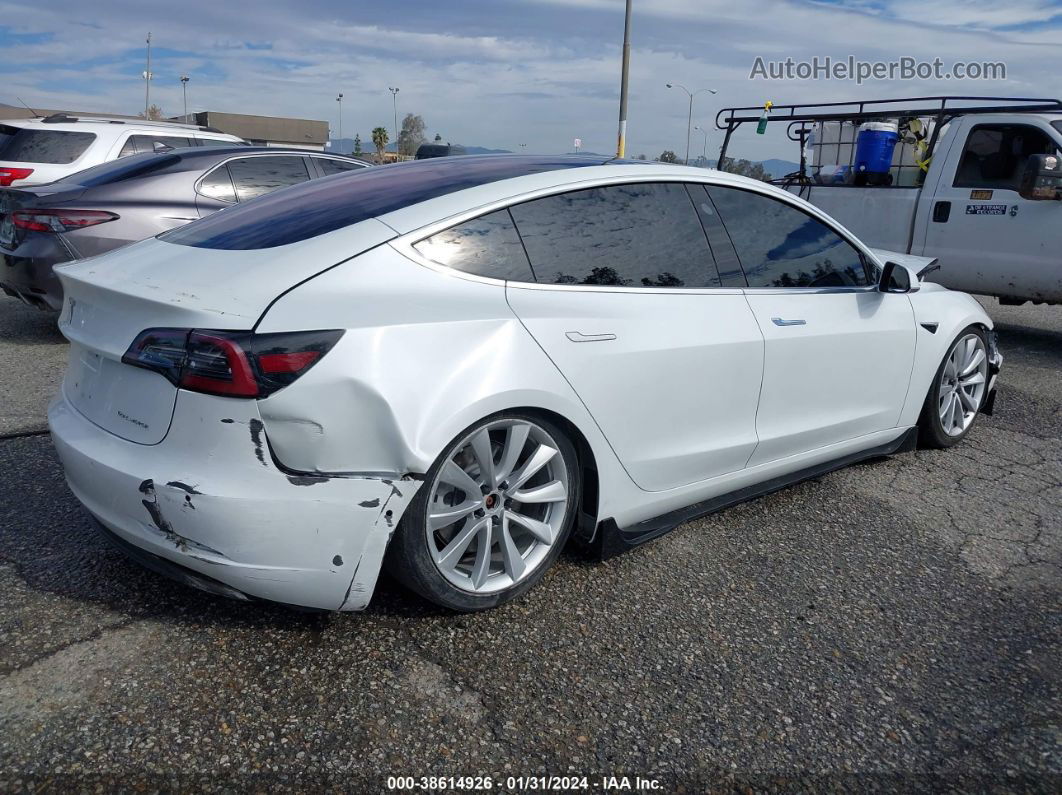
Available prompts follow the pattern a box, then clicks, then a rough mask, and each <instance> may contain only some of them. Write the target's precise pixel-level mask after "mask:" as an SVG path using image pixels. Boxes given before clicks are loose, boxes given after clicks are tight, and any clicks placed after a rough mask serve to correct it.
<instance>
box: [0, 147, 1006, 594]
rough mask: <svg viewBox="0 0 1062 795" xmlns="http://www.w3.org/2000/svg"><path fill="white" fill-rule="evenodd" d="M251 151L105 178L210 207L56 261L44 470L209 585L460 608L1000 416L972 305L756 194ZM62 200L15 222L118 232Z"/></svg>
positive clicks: (562, 159)
mask: <svg viewBox="0 0 1062 795" xmlns="http://www.w3.org/2000/svg"><path fill="white" fill-rule="evenodd" d="M268 157H269V155H267V154H266V153H264V152H258V151H255V152H249V151H247V150H225V151H223V152H221V153H219V155H218V158H217V159H215V160H209V158H207V157H206V156H205V155H202V153H195V154H194V155H193V154H189V150H175V151H174V152H172V153H169V154H164V155H142V156H138V158H137V159H130V161H129V168H130V169H131V170H132V174H129V175H127V178H126V179H117V180H114V181H109V182H107V183H106V184H105V185H103V186H100V189H101V190H113V191H114V192H115V193H116V194H122V193H124V192H125V191H127V190H128V191H132V190H134V189H133V188H131V187H130V185H132V184H134V183H135V181H136V180H137V179H138V177H137V176H136V175H137V174H138V173H140V171H141V170H143V171H145V172H146V173H145V174H144V175H142V178H144V179H147V180H151V179H159V180H162V181H165V182H166V184H167V185H169V184H171V183H170V182H169V180H172V188H167V190H172V191H173V192H174V193H175V194H177V195H179V196H183V197H184V202H185V204H184V205H183V208H182V209H170V210H165V209H164V210H162V211H160V214H168V215H169V216H172V215H176V214H178V213H183V214H184V215H185V216H186V217H185V218H184V219H183V220H187V217H192V216H193V215H198V214H200V213H201V212H203V213H204V214H206V216H207V217H203V218H200V219H199V220H196V221H193V222H192V223H189V224H187V225H184V226H181V227H180V228H174V229H171V230H170V231H168V232H165V233H163V234H161V235H158V236H157V237H155V238H149V239H147V240H143V241H141V242H139V243H134V244H132V245H129V246H125V247H123V248H121V249H119V250H116V251H112V252H110V253H108V254H106V255H104V256H100V257H95V258H93V259H91V260H87V261H84V262H75V263H71V264H68V265H64V266H61V267H59V268H57V269H56V271H57V273H58V278H59V280H60V281H61V282H62V289H63V292H64V293H65V301H64V303H63V306H62V311H61V313H60V316H59V327H60V329H61V331H62V333H63V334H64V335H65V336H66V337H67V338H68V339H69V341H70V364H69V368H68V371H67V374H66V377H65V380H64V382H63V386H62V390H61V393H60V395H59V396H58V397H57V399H56V400H55V401H54V402H53V403H52V405H51V407H50V409H49V425H50V428H51V433H52V439H53V440H54V443H55V446H56V449H57V451H58V453H59V457H60V459H61V461H62V464H63V466H64V468H65V471H66V478H67V483H68V484H69V486H70V488H71V490H72V491H73V493H74V494H75V496H76V497H77V498H78V499H79V500H80V501H81V503H82V504H83V505H84V506H85V508H86V509H87V510H88V512H89V513H90V514H91V515H92V516H93V517H95V519H96V520H97V521H98V523H99V524H100V526H101V528H102V529H103V531H104V533H105V534H106V535H107V537H108V538H110V539H111V540H112V541H114V543H115V544H117V545H118V546H119V547H121V548H122V549H123V550H125V551H126V552H127V553H128V554H129V555H130V556H131V557H133V558H135V559H137V560H139V561H140V562H142V563H143V564H144V565H146V566H148V567H150V568H152V569H154V570H156V571H159V572H162V573H165V574H168V575H170V576H172V577H175V578H176V579H179V580H181V581H183V582H185V583H188V584H191V585H194V586H196V587H199V588H202V589H205V590H207V591H210V592H213V593H217V594H224V595H227V596H230V597H234V598H239V599H245V600H250V599H266V600H274V601H280V602H285V603H291V604H296V605H300V606H303V607H310V608H319V609H325V610H358V609H362V608H364V607H365V606H366V605H367V604H368V603H369V600H370V599H371V597H372V593H373V590H374V588H375V584H376V581H377V576H378V574H379V572H380V570H381V567H382V566H384V565H387V567H388V568H389V569H390V570H391V571H392V572H393V573H394V574H395V576H396V577H397V578H398V579H400V580H401V581H402V582H404V583H405V584H406V585H408V586H409V587H410V588H412V589H413V590H415V591H416V592H418V593H420V594H422V595H423V596H424V597H426V598H427V599H430V600H433V601H435V602H436V603H438V604H440V605H444V606H446V607H448V608H451V609H454V610H481V609H485V608H489V607H493V606H496V605H499V604H503V603H505V602H508V601H511V600H513V599H515V598H518V597H519V596H520V595H521V594H523V593H524V592H526V591H527V590H528V589H529V588H531V587H532V586H534V585H535V584H536V583H537V582H539V581H540V580H541V578H542V577H543V575H544V573H545V572H546V570H547V569H548V568H549V566H550V565H551V564H552V563H553V561H554V560H556V558H557V556H558V555H559V554H560V551H561V549H562V547H563V546H564V545H565V543H566V542H567V541H568V539H569V538H575V539H578V540H579V541H580V542H582V543H584V544H586V545H589V546H591V548H593V549H596V550H597V552H598V553H599V554H600V555H601V556H602V557H606V556H609V555H612V554H615V553H616V552H618V551H621V550H623V549H627V548H630V547H632V546H635V545H637V544H640V543H643V542H645V541H647V540H649V539H652V538H655V537H657V536H659V535H660V534H662V533H664V532H666V531H667V530H669V529H671V528H673V527H675V526H676V525H678V524H680V523H681V522H684V521H686V520H688V519H690V518H693V517H695V516H698V515H702V514H704V513H707V512H710V511H714V510H718V509H720V508H723V507H726V506H728V505H731V504H733V503H735V502H739V501H741V500H745V499H749V498H751V497H754V496H758V495H760V494H764V493H767V492H769V491H772V490H775V489H778V488H781V487H783V486H784V485H786V484H789V483H793V482H796V481H799V480H801V479H803V478H808V477H814V476H817V475H820V474H822V473H824V472H826V471H829V470H831V469H835V468H837V467H840V466H843V465H846V464H848V463H851V462H854V461H858V460H863V459H867V458H873V457H876V456H882V455H889V454H892V453H895V452H900V451H903V450H907V449H911V448H912V447H913V446H914V445H915V444H917V443H921V444H923V445H927V446H932V447H949V446H951V445H954V444H956V443H958V442H959V441H961V440H962V439H963V438H964V437H965V436H966V435H967V433H968V432H969V431H970V429H971V427H972V426H973V424H974V422H975V421H976V418H977V415H978V413H979V412H982V411H986V412H988V411H991V408H992V404H993V396H994V389H995V382H996V378H997V374H998V372H999V368H1000V365H1001V363H1002V356H1001V355H1000V353H999V351H998V350H997V347H996V344H995V337H994V334H993V333H992V331H991V329H992V321H991V320H990V318H989V317H988V315H987V314H986V313H985V311H984V309H983V308H982V307H981V306H980V304H978V303H977V302H976V301H975V300H974V299H973V298H971V297H970V296H968V295H965V294H963V293H957V292H951V291H948V290H946V289H944V288H942V287H939V286H938V285H934V284H931V283H927V282H923V281H922V276H923V275H924V274H925V273H926V271H927V269H928V268H929V267H930V266H931V264H932V260H930V259H927V258H923V257H914V256H910V255H905V254H894V253H892V252H888V251H880V250H872V249H870V248H868V247H867V246H866V245H864V244H863V243H862V242H861V241H859V240H858V239H856V238H855V237H854V236H853V235H852V234H851V233H849V232H848V231H847V230H846V229H844V228H843V227H841V226H839V225H838V224H837V223H836V222H835V221H834V220H833V219H832V218H830V217H829V216H828V215H826V214H825V213H823V212H822V211H821V210H818V209H817V208H815V207H813V206H812V205H810V204H809V203H807V202H805V201H803V200H802V199H800V198H798V197H796V196H794V195H792V194H790V193H787V192H785V191H782V190H779V189H777V188H773V187H771V186H769V185H766V184H765V183H762V182H755V181H752V180H748V179H744V178H741V177H736V176H733V175H729V174H724V173H721V172H718V171H709V170H705V169H697V168H685V167H679V166H670V165H666V164H659V163H632V162H622V161H619V162H617V161H613V160H610V159H608V158H603V157H589V156H576V157H568V156H559V157H532V156H514V155H488V156H466V157H443V158H430V159H424V160H419V161H414V162H409V163H403V164H398V165H394V166H388V167H385V168H371V169H365V170H363V171H357V170H355V171H349V172H348V173H345V174H339V175H334V176H330V177H326V178H322V179H318V180H313V181H310V180H309V177H310V176H311V175H313V174H323V173H324V172H325V170H326V169H329V168H335V169H341V168H343V167H344V166H345V165H346V163H345V162H344V161H336V162H330V161H332V160H335V158H334V157H322V156H318V155H307V154H305V153H303V154H301V155H292V154H290V153H285V154H282V155H279V156H278V158H287V162H286V164H285V165H284V166H283V167H281V165H280V164H276V165H275V166H274V165H272V164H270V167H269V169H268V172H269V178H268V179H265V178H264V177H261V176H260V177H259V178H258V181H257V182H251V183H246V184H245V183H244V182H242V179H243V176H244V175H245V174H246V173H247V172H248V171H251V172H253V171H255V170H256V169H258V170H259V171H261V170H263V169H264V166H263V163H265V162H267V161H268ZM193 160H194V161H195V164H194V165H191V161H193ZM208 160H209V162H206V161H208ZM296 160H297V161H298V162H295V161H296ZM159 164H161V165H159ZM112 167H113V168H117V167H118V166H112ZM186 168H187V170H188V172H189V173H187V174H186V173H184V171H183V170H182V169H186ZM156 172H157V173H156ZM292 173H297V174H298V175H299V181H301V182H302V183H303V184H299V185H293V186H290V187H286V188H284V189H283V190H277V191H275V192H272V193H267V194H265V195H258V196H257V198H253V199H250V200H248V201H243V199H244V198H248V197H249V196H250V195H251V194H252V193H259V194H262V193H264V192H265V191H266V190H269V189H270V188H272V187H278V185H277V184H276V182H277V181H278V180H279V176H278V175H280V174H288V175H290V174H292ZM152 174H154V175H155V176H151V175H152ZM83 181H85V180H84V178H81V177H78V178H75V179H74V180H73V182H74V183H78V182H83ZM160 184H161V183H160ZM79 187H80V186H75V187H73V188H71V189H70V190H69V191H68V192H67V194H63V193H62V192H61V191H60V193H58V194H56V193H53V194H49V195H47V196H37V197H36V198H35V199H34V200H33V201H45V202H47V201H48V199H49V198H54V197H55V196H56V195H69V196H73V194H77V198H70V201H71V202H72V203H75V202H76V203H77V204H78V206H79V207H81V208H82V210H81V211H82V212H84V211H88V210H93V211H99V212H109V213H113V214H115V215H121V213H122V212H123V211H124V208H123V207H121V206H120V205H119V204H118V203H117V202H114V203H111V204H108V205H106V207H108V208H109V209H101V208H102V207H103V206H104V205H98V206H97V205H93V206H91V207H88V206H85V204H84V196H85V195H86V194H89V192H90V191H93V190H96V188H94V187H93V186H85V187H84V190H83V191H82V192H80V193H79V192H78V191H79ZM241 191H244V192H243V193H241ZM34 195H35V196H36V194H34ZM223 201H228V202H232V203H234V204H235V206H232V207H230V208H229V209H225V210H222V211H221V212H212V209H214V208H215V207H216V206H217V205H216V203H217V202H223ZM71 206H73V204H72V205H71ZM138 206H139V205H138ZM192 208H194V212H193V209H192ZM201 208H202V209H201ZM49 209H51V208H49ZM37 212H38V214H39V213H40V211H39V210H38V211H37ZM70 212H73V210H71V211H70ZM20 213H26V214H25V215H19V214H20ZM33 213H34V210H32V209H29V210H24V209H15V210H14V211H13V212H9V213H8V217H11V216H12V215H14V216H16V217H17V218H19V219H27V220H28V219H33V218H34V215H33ZM145 215H150V213H149V212H147V211H146V210H145ZM83 217H84V216H76V215H75V216H73V217H71V218H70V219H69V220H72V221H74V222H75V224H76V223H77V221H78V218H83ZM63 218H64V216H63V214H62V213H53V214H50V215H43V216H42V217H41V218H39V219H36V220H33V221H32V223H40V224H41V225H42V226H45V225H47V226H49V227H51V225H53V224H59V226H65V224H64V223H63V221H62V219H63ZM57 219H58V220H57ZM178 220H181V219H178ZM144 223H147V222H146V221H145V222H144ZM112 224H113V228H114V229H118V228H120V226H119V224H120V221H119V220H118V219H112V220H107V221H104V222H102V223H100V224H98V227H99V229H103V228H105V227H107V226H111V225H112ZM17 228H19V229H20V231H21V232H25V231H35V230H25V229H22V228H21V227H17ZM92 228H93V226H92V225H90V226H88V227H87V228H85V229H77V230H66V229H65V228H64V229H62V230H59V231H56V232H52V233H46V234H57V235H58V239H59V240H63V241H75V244H76V241H77V237H76V236H77V235H79V234H81V233H82V232H86V233H91V229H92ZM136 234H139V233H136ZM706 543H710V541H706Z"/></svg>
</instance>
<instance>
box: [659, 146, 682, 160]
mask: <svg viewBox="0 0 1062 795" xmlns="http://www.w3.org/2000/svg"><path fill="white" fill-rule="evenodd" d="M657 160H658V161H660V162H661V163H677V162H678V158H677V157H676V156H675V153H674V152H672V151H671V150H670V149H665V150H664V151H663V152H661V153H660V157H658V158H657Z"/></svg>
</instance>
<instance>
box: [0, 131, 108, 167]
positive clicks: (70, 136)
mask: <svg viewBox="0 0 1062 795" xmlns="http://www.w3.org/2000/svg"><path fill="white" fill-rule="evenodd" d="M95 140H96V133H90V132H69V131H67V130H34V129H29V128H27V127H23V128H22V129H20V130H19V131H18V132H17V133H15V134H14V135H12V136H11V137H10V138H8V139H7V141H6V143H3V144H0V145H2V146H3V149H2V150H0V160H6V161H8V162H9V163H51V164H54V165H66V164H67V163H73V162H74V161H75V160H77V159H78V158H79V157H81V155H83V154H84V153H85V150H86V149H88V148H89V145H90V144H91V143H92V142H93V141H95Z"/></svg>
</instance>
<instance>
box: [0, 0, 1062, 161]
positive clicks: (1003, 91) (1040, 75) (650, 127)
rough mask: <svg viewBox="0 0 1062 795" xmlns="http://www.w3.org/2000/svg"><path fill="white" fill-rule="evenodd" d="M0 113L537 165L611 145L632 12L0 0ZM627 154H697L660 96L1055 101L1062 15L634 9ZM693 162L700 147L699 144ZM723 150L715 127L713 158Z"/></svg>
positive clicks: (1048, 4)
mask: <svg viewBox="0 0 1062 795" xmlns="http://www.w3.org/2000/svg"><path fill="white" fill-rule="evenodd" d="M0 20H2V22H0V102H6V103H9V104H15V103H16V97H21V98H22V99H23V100H24V101H25V102H27V103H29V104H30V105H34V106H38V107H49V108H69V109H73V110H82V111H93V110H95V111H107V112H115V113H135V112H137V111H139V110H142V109H143V103H144V81H143V80H142V78H141V73H142V71H143V69H144V39H145V37H146V34H147V32H148V31H149V30H150V31H151V32H152V39H153V63H152V71H153V72H154V75H155V80H154V81H153V83H152V94H151V96H152V101H153V102H157V103H158V104H160V105H161V106H162V107H163V109H164V110H165V111H166V112H167V113H168V114H174V115H176V114H178V113H180V112H181V111H182V100H181V88H180V82H179V79H178V78H179V76H180V75H181V74H182V73H183V74H188V75H190V76H191V78H192V79H191V82H190V83H189V86H188V89H189V91H188V101H189V106H190V109H191V110H207V109H209V110H224V111H232V112H238V113H259V114H267V115H283V116H299V117H304V118H314V119H327V120H328V121H329V123H330V124H331V125H332V128H333V134H335V133H336V132H337V128H338V104H337V103H336V101H335V97H336V94H337V93H338V92H343V94H344V101H343V133H344V135H346V136H348V137H350V136H351V135H352V133H353V132H355V131H356V132H359V133H360V134H361V136H362V138H363V139H366V138H368V134H369V131H370V130H371V129H372V128H373V127H374V126H377V125H381V124H383V125H386V126H388V127H391V125H392V123H393V122H392V113H391V95H390V94H389V93H388V91H387V88H388V86H398V87H399V88H400V93H399V95H398V110H399V114H400V115H401V114H402V113H405V112H408V111H412V112H415V113H419V114H421V115H422V116H423V117H424V119H425V121H426V122H427V126H428V130H429V133H430V134H432V135H433V134H434V133H435V132H439V133H441V134H442V136H443V138H445V139H447V140H450V141H454V142H461V143H466V144H476V145H481V146H488V147H494V148H505V149H511V150H517V149H518V147H519V145H520V144H527V150H526V151H543V152H563V151H570V149H571V147H572V139H573V138H575V137H580V138H582V141H583V148H584V149H585V150H589V151H596V152H610V151H613V150H614V148H615V134H616V133H615V131H616V118H617V106H618V95H619V59H620V44H621V41H622V35H623V0H451V1H450V2H442V1H441V0H402V2H397V3H392V2H382V3H371V2H353V3H352V2H349V1H348V0H299V2H270V3H254V4H251V3H241V2H223V1H222V2H219V1H218V0H183V2H181V3H176V4H174V3H145V2H144V1H143V0H104V2H101V3H86V2H84V0H49V1H48V2H47V3H42V2H39V0H38V1H37V2H24V1H22V0H16V1H15V2H11V1H10V0H0ZM632 27H633V37H632V38H633V47H632V55H631V98H630V114H629V115H630V122H629V133H628V136H629V145H628V155H637V154H639V153H645V154H646V155H648V156H650V157H654V156H656V155H658V154H659V153H660V152H661V151H662V150H663V149H674V150H675V151H677V152H678V153H679V156H680V157H681V156H682V155H683V153H684V150H685V146H686V141H685V138H686V113H687V99H686V97H685V95H683V94H681V93H680V92H679V91H678V90H677V89H675V90H670V91H669V90H668V89H667V88H665V83H667V82H674V83H680V84H683V85H686V86H688V87H690V88H694V89H696V88H702V87H704V88H707V87H710V88H715V89H717V90H718V92H719V93H718V95H717V96H711V95H708V94H701V95H699V96H698V97H697V101H696V104H695V106H694V124H700V125H702V126H705V127H709V126H710V124H711V121H712V118H713V117H714V114H715V111H716V110H717V109H718V108H719V107H721V106H725V105H753V104H760V103H762V102H763V101H764V100H766V99H771V100H773V101H775V102H793V101H811V100H833V99H836V100H847V99H852V98H873V97H894V96H904V95H916V94H936V93H967V94H988V95H995V96H999V95H1013V96H1060V95H1062V85H1060V83H1062V80H1060V78H1059V64H1060V61H1062V0H996V2H989V0H950V1H949V0H634V23H633V26H632ZM816 55H817V56H819V57H820V58H821V57H824V56H832V57H833V58H838V59H839V58H847V57H848V56H849V55H854V56H855V57H856V58H860V59H865V60H870V61H873V60H895V59H898V58H900V57H902V56H911V57H914V58H918V59H927V60H928V59H932V58H934V57H940V58H941V59H942V60H944V62H945V65H946V66H948V67H950V65H951V63H952V62H954V61H970V60H977V61H982V60H985V61H1003V62H1005V63H1006V64H1007V68H1008V73H1007V79H1006V80H1005V81H1004V80H994V81H962V82H957V81H937V82H910V83H905V82H900V81H877V82H869V83H865V84H863V85H862V86H860V85H857V84H856V83H855V82H854V81H852V82H840V81H837V80H818V81H815V80H803V81H801V80H792V81H784V82H766V81H763V80H750V79H749V73H750V70H751V68H752V65H753V63H754V61H755V59H756V57H757V56H762V57H764V58H765V59H777V60H783V59H785V58H787V57H792V58H794V59H795V60H804V59H811V58H812V57H813V56H816ZM779 133H780V125H779V129H777V130H774V131H773V132H772V134H770V135H768V136H764V137H759V136H755V135H754V134H752V131H751V129H748V132H747V133H744V134H742V136H741V137H740V138H739V139H738V140H736V141H735V144H734V149H733V150H732V152H733V153H736V154H738V155H739V156H747V157H754V158H757V159H759V158H766V157H784V158H787V159H796V153H795V151H794V150H793V149H792V148H790V147H787V146H786V144H785V141H784V140H783V139H782V138H781V136H780V135H779ZM693 138H694V140H693V154H694V155H696V154H699V152H700V150H701V147H702V145H703V141H704V139H703V138H702V137H701V135H700V133H698V132H696V131H694V133H693ZM719 141H720V136H719V134H718V133H717V132H716V131H715V130H710V137H709V151H710V150H711V149H712V148H715V147H718V144H719Z"/></svg>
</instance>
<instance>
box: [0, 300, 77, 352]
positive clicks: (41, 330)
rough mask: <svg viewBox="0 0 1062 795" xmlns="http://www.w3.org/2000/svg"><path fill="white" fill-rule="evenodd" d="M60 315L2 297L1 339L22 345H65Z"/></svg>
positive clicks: (0, 309) (0, 315) (0, 308)
mask: <svg viewBox="0 0 1062 795" xmlns="http://www.w3.org/2000/svg"><path fill="white" fill-rule="evenodd" d="M58 323H59V314H58V313H57V312H45V311H42V310H40V309H34V308H33V307H31V306H26V305H25V304H23V303H22V302H21V301H18V300H16V299H14V298H10V297H8V296H3V295H0V338H3V339H4V340H5V341H6V342H10V343H15V344H20V345H55V344H57V343H65V342H66V339H64V337H63V335H62V334H61V333H60V332H59V326H58Z"/></svg>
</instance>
